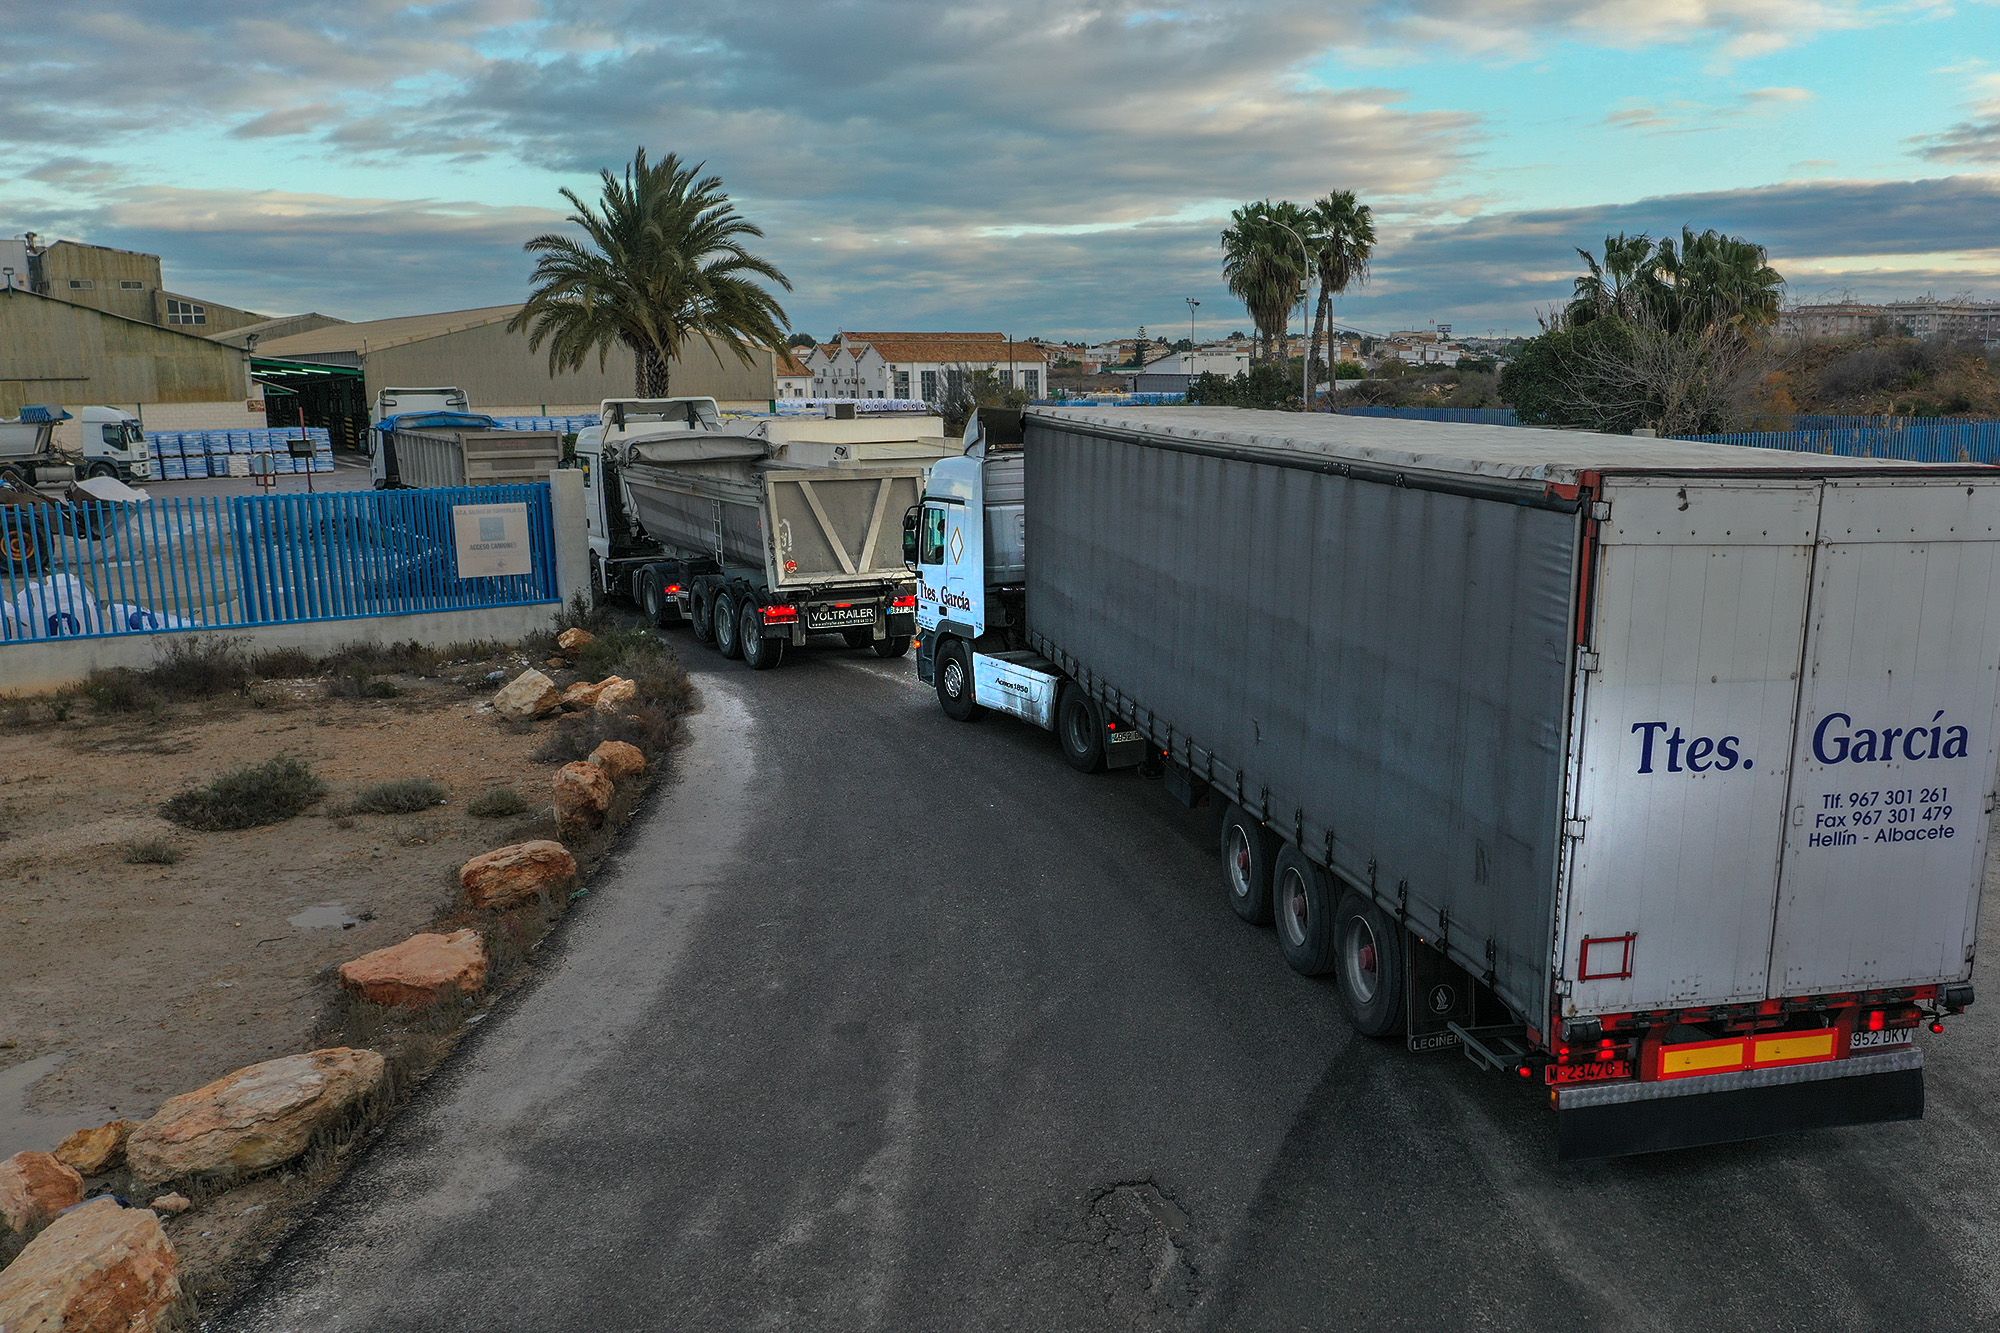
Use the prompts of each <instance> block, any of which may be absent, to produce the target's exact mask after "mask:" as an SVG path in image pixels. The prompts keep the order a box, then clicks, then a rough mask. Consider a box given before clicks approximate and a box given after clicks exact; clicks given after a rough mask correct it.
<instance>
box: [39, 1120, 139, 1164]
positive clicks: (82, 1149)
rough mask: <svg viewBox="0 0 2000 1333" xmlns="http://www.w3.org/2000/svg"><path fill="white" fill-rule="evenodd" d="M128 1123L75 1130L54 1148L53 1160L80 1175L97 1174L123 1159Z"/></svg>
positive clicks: (129, 1123) (122, 1121) (129, 1122)
mask: <svg viewBox="0 0 2000 1333" xmlns="http://www.w3.org/2000/svg"><path fill="white" fill-rule="evenodd" d="M132 1124H133V1122H132V1121H130V1120H113V1121H112V1122H111V1123H110V1124H108V1125H99V1126H97V1127H96V1128H95V1129H79V1130H78V1131H76V1133H74V1134H72V1135H70V1136H69V1137H68V1138H66V1139H64V1140H63V1141H62V1142H61V1143H58V1144H57V1145H56V1160H57V1161H58V1162H61V1163H62V1164H63V1165H64V1166H66V1167H69V1168H70V1169H71V1170H72V1171H75V1172H77V1173H79V1174H80V1175H86V1176H95V1175H101V1174H103V1173H104V1172H106V1171H109V1170H111V1169H112V1168H113V1167H115V1166H117V1165H118V1164H119V1163H120V1162H122V1161H124V1160H125V1139H126V1136H127V1135H129V1134H131V1132H132Z"/></svg>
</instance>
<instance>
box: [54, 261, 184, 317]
mask: <svg viewBox="0 0 2000 1333" xmlns="http://www.w3.org/2000/svg"><path fill="white" fill-rule="evenodd" d="M34 265H35V290H36V291H38V292H40V293H41V294H42V295H44V296H53V297H55V298H56V299H57V300H61V301H70V302H74V303H75V304H77V305H83V306H89V307H90V308H91V309H93V310H103V311H107V312H109V313H110V314H113V315H123V316H124V317H125V318H127V319H136V320H140V321H142V322H144V323H147V324H150V323H152V322H153V294H154V293H155V292H157V291H158V290H159V289H160V257H159V256H158V255H146V254H140V253H139V252H137V251H136V250H113V249H110V248H108V247H106V246H101V245H84V244H81V243H79V242H77V241H57V242H55V243H54V244H53V245H51V246H49V247H48V248H47V249H46V250H44V251H42V252H41V253H40V254H39V255H37V256H36V257H35V260H34ZM78 282H83V283H89V284H90V285H89V286H88V287H75V286H72V285H71V284H72V283H78ZM128 282H129V283H137V284H138V286H136V287H124V286H120V284H121V283H128Z"/></svg>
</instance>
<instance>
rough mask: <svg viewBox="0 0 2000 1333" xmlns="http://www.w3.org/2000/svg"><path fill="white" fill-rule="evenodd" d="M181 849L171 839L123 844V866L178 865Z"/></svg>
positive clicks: (152, 839) (142, 839) (154, 839)
mask: <svg viewBox="0 0 2000 1333" xmlns="http://www.w3.org/2000/svg"><path fill="white" fill-rule="evenodd" d="M180 859H181V849H180V848H179V846H177V845H176V844H175V843H174V841H173V839H171V838H141V839H139V840H138V841H136V842H128V843H126V844H125V864H126V865H133V866H171V865H179V864H180Z"/></svg>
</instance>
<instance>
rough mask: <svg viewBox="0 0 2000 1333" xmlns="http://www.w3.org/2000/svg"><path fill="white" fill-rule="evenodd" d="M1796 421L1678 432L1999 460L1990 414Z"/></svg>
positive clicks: (1901, 455) (1726, 439)
mask: <svg viewBox="0 0 2000 1333" xmlns="http://www.w3.org/2000/svg"><path fill="white" fill-rule="evenodd" d="M1792 427H1793V428H1792V429H1790V430H1760V431H1734V432H1731V433H1728V434H1724V435H1682V436H1677V437H1676V438H1678V439H1683V440H1707V441H1710V442H1712V443H1715V444H1743V445H1749V446H1751V447H1753V448H1758V449H1791V450H1795V451H1801V452H1805V453H1815V454H1839V455H1841V456H1843V457H1848V458H1893V459H1895V460H1897V461H1899V462H1904V463H2000V421H1994V420H1991V419H1981V418H1978V417H1840V416H1821V415H1802V416H1798V417H1795V418H1793V421H1792Z"/></svg>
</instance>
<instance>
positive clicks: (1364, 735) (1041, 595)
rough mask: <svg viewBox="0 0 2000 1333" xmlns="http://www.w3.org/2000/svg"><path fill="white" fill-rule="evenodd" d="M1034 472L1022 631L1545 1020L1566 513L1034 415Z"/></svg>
mask: <svg viewBox="0 0 2000 1333" xmlns="http://www.w3.org/2000/svg"><path fill="white" fill-rule="evenodd" d="M1026 453H1027V467H1028V480H1027V514H1028V519H1027V522H1028V540H1027V547H1028V552H1029V560H1028V580H1029V582H1028V623H1029V625H1030V627H1031V630H1032V631H1033V632H1034V633H1035V634H1036V635H1038V636H1042V637H1043V638H1045V639H1046V640H1047V641H1049V642H1050V643H1051V644H1052V645H1053V646H1054V647H1056V648H1058V649H1060V650H1061V651H1062V652H1063V653H1065V654H1068V655H1071V656H1073V657H1074V658H1075V659H1077V660H1078V661H1079V662H1081V663H1082V664H1084V665H1085V666H1086V667H1087V668H1088V670H1089V672H1090V673H1091V675H1092V676H1093V677H1094V678H1096V680H1098V681H1101V682H1102V683H1103V684H1106V685H1108V686H1110V687H1112V688H1115V689H1116V690H1117V691H1119V692H1120V693H1122V694H1124V695H1125V696H1127V697H1129V698H1130V699H1132V700H1135V701H1137V704H1138V706H1139V708H1138V711H1139V712H1140V716H1139V717H1138V718H1137V719H1136V720H1139V721H1141V722H1142V724H1147V725H1148V729H1149V730H1150V731H1152V732H1153V733H1154V735H1155V737H1156V739H1160V738H1161V737H1163V735H1164V733H1165V731H1166V730H1167V729H1168V728H1171V729H1172V732H1173V735H1174V737H1175V741H1174V749H1175V753H1176V755H1177V756H1179V755H1180V753H1181V747H1182V745H1183V744H1184V743H1186V742H1188V741H1191V742H1192V744H1193V746H1194V747H1195V749H1194V756H1195V758H1196V760H1197V763H1196V765H1195V766H1196V768H1197V771H1201V770H1202V769H1203V768H1204V767H1205V756H1206V755H1208V754H1212V755H1213V756H1214V760H1215V776H1216V780H1217V782H1218V785H1220V786H1222V787H1224V788H1225V789H1226V790H1229V791H1233V790H1235V788H1236V786H1237V781H1236V779H1237V775H1238V773H1239V772H1240V774H1241V785H1242V790H1243V793H1244V798H1245V799H1244V804H1245V805H1246V806H1247V807H1249V808H1250V809H1252V810H1253V812H1256V813H1261V814H1263V815H1264V816H1265V817H1266V818H1267V819H1268V820H1269V821H1270V823H1271V824H1272V825H1273V826H1275V827H1277V828H1279V829H1281V830H1283V831H1285V833H1286V834H1287V835H1288V836H1295V835H1296V833H1297V832H1299V831H1302V833H1303V838H1302V842H1303V845H1304V846H1305V847H1306V849H1307V850H1309V851H1310V852H1311V854H1312V855H1313V857H1314V859H1316V860H1323V859H1325V850H1326V848H1327V846H1328V845H1329V839H1330V840H1331V843H1330V845H1331V846H1332V848H1333V858H1332V859H1333V862H1334V866H1335V868H1336V869H1337V870H1338V871H1340V872H1341V873H1342V874H1343V875H1344V876H1346V877H1347V878H1349V879H1350V880H1352V881H1355V882H1359V883H1367V882H1369V881H1370V879H1371V878H1372V880H1373V883H1374V885H1375V891H1376V894H1377V896H1378V898H1380V899H1381V900H1383V901H1384V902H1385V903H1386V904H1388V905H1390V906H1391V907H1392V908H1393V907H1394V906H1395V904H1396V903H1397V902H1398V901H1399V899H1400V898H1402V897H1403V896H1404V895H1405V894H1406V895H1407V903H1408V910H1409V914H1410V918H1411V920H1412V923H1413V924H1414V925H1416V926H1417V927H1418V928H1420V929H1423V930H1424V931H1425V932H1426V933H1427V934H1429V935H1432V936H1437V935H1438V934H1440V933H1444V934H1445V935H1446V936H1447V937H1448V939H1449V940H1450V942H1451V944H1452V946H1453V947H1452V952H1453V954H1454V956H1456V957H1458V958H1459V959H1460V961H1462V962H1466V963H1468V964H1469V965H1470V966H1471V968H1472V970H1473V971H1474V972H1475V973H1478V974H1484V973H1485V972H1486V970H1487V967H1488V964H1487V957H1486V950H1487V945H1488V942H1489V941H1490V942H1491V943H1492V946H1493V950H1494V957H1493V962H1492V966H1493V969H1494V970H1495V971H1496V972H1497V974H1498V981H1497V985H1498V989H1499V990H1500V992H1501V994H1502V995H1503V997H1505V998H1506V999H1507V1000H1508V1001H1509V1002H1510V1003H1513V1004H1515V1005H1516V1006H1517V1007H1519V1008H1521V1009H1522V1010H1523V1012H1525V1013H1529V1014H1537V1013H1540V1012H1542V1010H1543V1008H1544V1006H1545V1005H1546V997H1547V994H1548V989H1547V988H1548V979H1547V972H1548V963H1549V948H1550V938H1551V927H1552V923H1553V911H1554V907H1553V900H1554V892H1555V882H1556V857H1557V851H1558V845H1559V841H1560V835H1561V822H1562V820H1561V813H1562V812H1561V804H1562V802H1561V797H1562V784H1563V773H1562V743H1563V733H1564V726H1565V709H1566V707H1567V700H1568V694H1569V669H1570V632H1569V627H1570V624H1571V620H1570V605H1571V594H1572V589H1573V588H1574V585H1575V577H1574V564H1573V561H1574V553H1575V547H1576V543H1577V537H1578V532H1579V521H1578V519H1577V517H1576V516H1575V515H1573V514H1567V513H1560V512H1554V511H1550V510H1546V509H1538V508H1531V507H1526V506H1523V505H1516V504H1510V503H1505V502H1501V501H1495V500H1484V499H1474V498H1470V497H1467V496H1461V495H1454V494H1446V493H1442V492H1438V491H1424V490H1416V489H1406V488H1401V487H1397V486H1391V485H1385V484H1380V483H1373V482H1365V481H1355V480H1348V479H1344V478H1341V477H1338V476H1333V475H1327V474H1323V473H1312V472H1306V471H1302V470H1298V469H1294V468H1287V467H1283V466H1279V465H1276V464H1271V463H1263V462H1247V461H1240V460H1235V459H1228V458H1219V457H1212V456H1206V455H1203V454H1199V453H1192V452H1180V451H1176V450H1172V449H1166V448H1157V447H1151V446H1148V445H1142V444H1136V443H1131V442H1126V441H1116V440H1107V439H1103V438H1099V437H1095V436H1091V435H1086V434H1081V433H1077V432H1071V431H1055V430H1051V429H1049V428H1048V427H1046V426H1042V425H1040V424H1037V423H1034V422H1031V423H1030V425H1029V434H1028V438H1027V444H1026ZM1146 712H1150V713H1151V714H1152V715H1153V717H1152V719H1151V721H1150V723H1148V722H1147V718H1146V716H1145V713H1146ZM1371 866H1372V867H1373V870H1372V876H1371ZM1441 912H1443V913H1445V914H1447V915H1448V921H1449V925H1448V928H1447V929H1446V930H1444V931H1443V932H1441V931H1440V927H1439V922H1440V913H1441Z"/></svg>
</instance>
